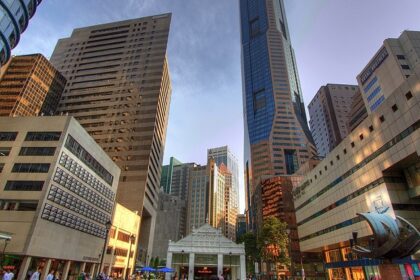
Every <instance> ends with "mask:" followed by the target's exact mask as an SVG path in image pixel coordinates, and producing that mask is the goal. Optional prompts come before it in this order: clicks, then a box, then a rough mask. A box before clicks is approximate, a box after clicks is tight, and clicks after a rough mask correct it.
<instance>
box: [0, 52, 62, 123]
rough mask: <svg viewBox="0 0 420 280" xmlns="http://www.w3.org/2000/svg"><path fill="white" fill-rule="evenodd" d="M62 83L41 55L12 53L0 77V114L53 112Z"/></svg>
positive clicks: (54, 70) (27, 114) (17, 114)
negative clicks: (13, 54) (13, 55)
mask: <svg viewBox="0 0 420 280" xmlns="http://www.w3.org/2000/svg"><path fill="white" fill-rule="evenodd" d="M5 67H6V66H5ZM65 85H66V79H65V78H64V77H63V75H61V74H60V72H58V71H57V70H56V69H55V68H54V67H53V66H52V65H51V63H50V62H49V61H48V60H47V59H46V58H45V57H44V56H43V55H41V54H31V55H22V56H15V57H13V58H12V59H11V60H10V62H9V63H8V64H7V69H6V70H5V73H4V75H3V78H2V79H1V80H0V116H10V117H15V116H38V115H53V114H54V113H55V111H56V110H57V107H58V103H59V101H60V97H61V94H62V92H63V90H64V86H65Z"/></svg>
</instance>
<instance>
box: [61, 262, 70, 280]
mask: <svg viewBox="0 0 420 280" xmlns="http://www.w3.org/2000/svg"><path fill="white" fill-rule="evenodd" d="M70 265H71V261H66V264H65V265H64V269H63V274H62V275H61V279H62V280H67V276H68V275H69V271H70Z"/></svg>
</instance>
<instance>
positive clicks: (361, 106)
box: [347, 89, 368, 131]
mask: <svg viewBox="0 0 420 280" xmlns="http://www.w3.org/2000/svg"><path fill="white" fill-rule="evenodd" d="M367 115H368V114H367V110H366V106H365V102H364V101H363V96H362V93H361V92H360V89H358V90H357V92H356V93H355V94H354V96H353V100H352V103H351V107H350V112H349V118H348V124H347V125H348V128H349V129H350V131H353V130H354V129H355V128H356V127H357V126H358V125H359V124H360V123H361V122H362V121H363V120H364V119H366V117H367Z"/></svg>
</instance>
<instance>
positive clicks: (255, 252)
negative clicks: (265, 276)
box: [236, 232, 260, 273]
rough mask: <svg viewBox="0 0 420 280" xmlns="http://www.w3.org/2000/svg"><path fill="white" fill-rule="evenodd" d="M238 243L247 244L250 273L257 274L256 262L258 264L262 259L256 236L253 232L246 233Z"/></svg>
mask: <svg viewBox="0 0 420 280" xmlns="http://www.w3.org/2000/svg"><path fill="white" fill-rule="evenodd" d="M236 242H237V243H244V244H245V255H246V260H247V268H248V273H255V271H254V262H258V261H259V259H260V250H259V248H258V246H257V238H256V236H255V235H254V234H253V233H252V232H247V233H244V234H243V235H242V236H241V237H240V238H239V239H238V240H237V241H236Z"/></svg>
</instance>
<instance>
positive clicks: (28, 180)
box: [0, 116, 120, 280]
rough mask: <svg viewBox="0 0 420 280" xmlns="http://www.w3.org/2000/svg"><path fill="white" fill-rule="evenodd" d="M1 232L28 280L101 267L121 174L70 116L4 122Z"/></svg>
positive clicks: (0, 129) (10, 257)
mask: <svg viewBox="0 0 420 280" xmlns="http://www.w3.org/2000/svg"><path fill="white" fill-rule="evenodd" d="M0 149H1V153H0V172H1V176H0V186H1V187H0V229H1V231H2V232H4V233H7V234H9V235H10V236H11V240H10V242H9V244H8V246H7V248H6V255H7V257H6V261H7V263H8V264H10V265H12V266H14V267H15V268H16V269H17V270H18V274H17V279H18V280H24V279H26V275H27V272H28V271H34V270H35V269H36V268H37V267H42V268H43V272H42V275H43V276H46V275H47V272H48V271H49V270H50V269H54V270H55V271H58V272H60V273H62V276H61V278H62V279H63V280H65V279H75V277H77V275H78V274H79V273H80V272H81V271H87V272H91V273H93V272H94V270H95V266H97V264H98V263H99V262H100V256H101V254H102V250H103V246H104V242H105V238H106V228H105V226H104V225H105V224H106V222H108V221H110V220H111V216H112V213H113V208H114V201H115V197H116V192H117V185H118V179H119V175H120V169H119V168H118V167H117V165H116V164H115V163H114V162H113V161H112V160H111V159H110V158H109V156H108V155H107V154H106V153H105V152H104V151H103V150H102V149H101V148H100V147H99V145H97V144H96V142H95V141H94V140H93V138H92V137H91V136H90V135H89V134H88V133H87V132H86V131H85V130H84V129H83V128H82V126H80V125H79V124H78V123H77V121H76V120H75V119H74V118H72V117H67V116H54V117H15V118H8V117H1V118H0Z"/></svg>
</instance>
